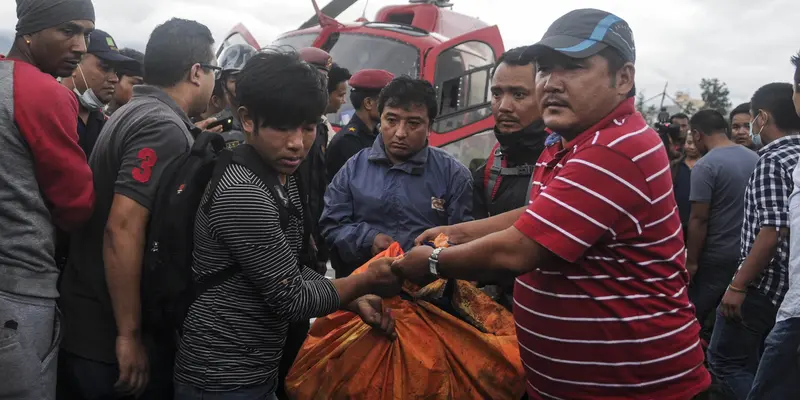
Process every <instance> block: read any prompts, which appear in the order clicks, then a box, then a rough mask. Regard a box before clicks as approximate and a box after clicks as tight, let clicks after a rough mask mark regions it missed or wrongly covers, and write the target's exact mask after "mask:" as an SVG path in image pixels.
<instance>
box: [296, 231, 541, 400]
mask: <svg viewBox="0 0 800 400" xmlns="http://www.w3.org/2000/svg"><path fill="white" fill-rule="evenodd" d="M437 244H440V243H439V241H437ZM402 253H403V251H402V249H401V248H400V246H399V244H397V243H395V244H393V245H392V246H391V247H390V248H389V249H387V250H386V251H384V252H382V253H380V254H378V255H377V256H375V258H373V260H376V259H378V258H381V257H398V256H402ZM371 261H372V260H371ZM367 265H369V262H368V263H367V264H365V265H363V266H362V267H361V268H359V269H358V270H356V272H355V273H359V272H361V271H363V270H364V269H366V268H367ZM384 307H388V308H391V309H392V312H393V314H394V316H395V319H396V321H397V325H396V331H397V339H396V340H394V341H392V340H390V339H388V338H386V337H385V336H383V335H381V334H379V333H377V332H372V331H371V328H370V327H369V326H368V325H366V324H364V323H363V322H362V321H361V319H360V318H359V317H358V316H357V315H355V314H353V313H350V312H346V311H338V312H335V313H333V314H330V315H328V316H326V317H323V318H318V319H317V320H316V321H315V322H314V324H313V326H312V327H311V330H310V332H309V335H308V338H307V339H306V341H305V343H304V344H303V347H302V349H301V350H300V354H299V355H298V356H297V359H296V361H295V363H294V365H293V366H292V369H291V371H290V372H289V375H288V376H287V378H286V388H287V392H288V393H289V395H290V396H291V398H293V399H296V400H312V399H313V400H338V399H342V400H344V399H354V400H389V399H398V400H399V399H458V400H462V399H464V400H468V399H475V400H485V399H493V400H504V399H509V400H519V399H520V398H522V396H523V394H524V391H525V381H524V371H523V368H522V362H521V361H520V356H519V345H518V342H517V336H516V332H515V327H514V320H513V318H512V316H511V314H510V313H509V312H508V311H506V310H505V309H504V308H503V307H502V306H500V305H499V304H497V303H495V302H494V301H493V300H492V299H491V298H489V297H488V296H487V295H485V294H484V293H483V292H481V291H480V290H479V289H477V288H476V287H475V286H473V285H471V284H470V283H468V282H464V281H445V280H438V281H436V282H433V283H431V284H430V285H428V286H425V287H423V288H418V287H415V286H414V285H412V284H410V283H406V284H405V285H404V293H403V294H401V295H400V296H395V297H392V298H389V299H384Z"/></svg>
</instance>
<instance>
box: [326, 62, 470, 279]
mask: <svg viewBox="0 0 800 400" xmlns="http://www.w3.org/2000/svg"><path fill="white" fill-rule="evenodd" d="M378 112H379V113H380V115H381V129H380V131H381V132H380V134H379V135H378V137H377V138H376V139H375V142H374V143H373V145H372V147H371V148H366V149H364V150H362V151H361V152H359V153H358V154H356V155H355V156H354V157H353V158H351V159H350V160H349V161H348V162H347V164H345V166H344V167H343V168H342V169H341V170H340V171H339V173H338V174H337V175H336V177H335V178H334V180H333V182H332V183H331V185H330V186H329V187H328V190H327V192H326V193H325V210H324V212H323V214H322V219H321V221H320V225H321V227H322V232H323V235H324V237H325V241H326V243H327V244H328V246H329V247H330V248H331V249H332V251H333V252H334V253H335V255H336V257H337V258H338V259H339V260H340V261H341V263H337V264H341V265H338V266H337V267H338V269H337V271H336V273H337V277H338V276H346V275H349V274H350V273H351V272H352V271H353V270H354V269H355V268H357V267H358V266H360V265H361V264H363V263H364V262H366V261H368V260H369V259H370V258H372V256H373V255H375V254H377V253H379V252H381V251H383V250H385V249H386V248H388V247H389V246H390V245H391V244H392V243H393V242H395V241H397V242H399V243H400V244H401V245H402V246H403V249H404V250H408V249H410V248H411V247H412V246H413V245H414V238H416V237H417V236H418V235H419V234H420V233H422V232H424V231H425V230H426V229H428V228H431V227H434V226H439V225H442V224H444V225H451V224H455V223H459V222H463V221H469V220H471V219H472V177H471V175H470V173H469V170H468V169H467V168H466V167H465V166H464V165H462V164H461V163H459V162H458V160H456V159H455V158H454V157H452V156H450V155H449V154H447V153H445V152H444V151H443V150H440V149H438V148H435V147H430V146H429V145H428V135H429V134H430V128H431V124H432V123H433V120H434V119H435V118H436V115H437V107H436V93H435V91H434V89H433V87H432V86H431V85H430V83H428V82H426V81H424V80H416V79H411V78H408V77H399V78H397V79H394V80H393V81H392V82H391V83H389V84H388V85H387V86H386V88H385V89H384V90H383V91H382V92H381V94H380V97H379V99H378Z"/></svg>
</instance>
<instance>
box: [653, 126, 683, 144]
mask: <svg viewBox="0 0 800 400" xmlns="http://www.w3.org/2000/svg"><path fill="white" fill-rule="evenodd" d="M653 128H655V130H656V132H658V135H659V136H664V135H669V137H670V138H672V140H678V138H680V135H681V127H680V126H678V124H671V123H669V122H656V123H655V124H653Z"/></svg>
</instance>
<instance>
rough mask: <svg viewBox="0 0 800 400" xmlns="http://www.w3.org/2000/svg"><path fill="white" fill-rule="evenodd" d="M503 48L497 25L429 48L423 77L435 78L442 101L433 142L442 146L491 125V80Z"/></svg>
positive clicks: (433, 79) (440, 101) (434, 127)
mask: <svg viewBox="0 0 800 400" xmlns="http://www.w3.org/2000/svg"><path fill="white" fill-rule="evenodd" d="M503 51H504V48H503V39H502V37H501V36H500V30H499V29H498V28H497V26H490V27H488V28H483V29H479V30H476V31H473V32H469V33H467V34H464V35H461V36H458V37H456V38H454V39H451V40H448V41H447V42H444V43H442V44H440V45H438V46H436V47H433V48H432V49H430V50H429V51H428V53H427V55H426V56H425V63H424V66H423V68H422V71H423V78H425V79H427V80H428V81H430V82H433V84H434V86H435V87H436V93H437V96H438V98H437V101H438V104H439V116H438V117H437V118H436V120H435V121H434V124H433V131H434V132H435V133H436V134H435V135H433V136H431V142H432V143H431V144H433V145H435V146H441V145H442V144H446V143H450V142H454V141H456V140H459V139H463V138H465V137H466V136H469V135H472V134H475V133H477V132H480V131H483V130H486V129H491V127H492V126H493V125H494V122H493V121H492V112H491V97H490V92H489V81H490V80H491V70H492V68H493V67H494V64H495V61H496V60H497V58H498V57H499V56H500V54H502V53H503Z"/></svg>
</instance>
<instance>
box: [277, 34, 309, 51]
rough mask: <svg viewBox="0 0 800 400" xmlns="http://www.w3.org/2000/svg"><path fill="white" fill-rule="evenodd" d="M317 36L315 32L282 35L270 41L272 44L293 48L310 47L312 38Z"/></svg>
mask: <svg viewBox="0 0 800 400" xmlns="http://www.w3.org/2000/svg"><path fill="white" fill-rule="evenodd" d="M316 38H317V34H316V33H304V34H300V35H293V36H286V37H282V38H280V39H278V40H276V41H274V42H273V43H272V45H273V46H278V47H281V46H289V47H291V48H293V49H295V50H300V49H302V48H304V47H311V45H312V44H313V43H314V39H316Z"/></svg>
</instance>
